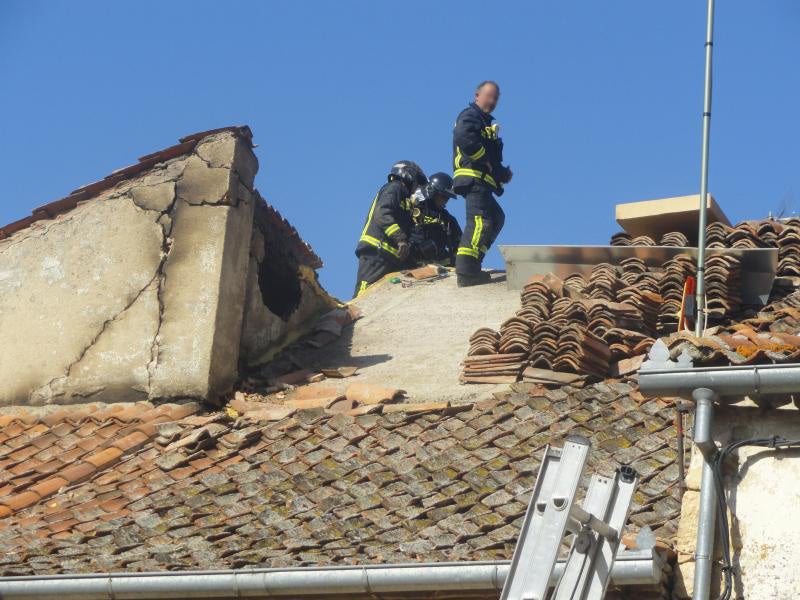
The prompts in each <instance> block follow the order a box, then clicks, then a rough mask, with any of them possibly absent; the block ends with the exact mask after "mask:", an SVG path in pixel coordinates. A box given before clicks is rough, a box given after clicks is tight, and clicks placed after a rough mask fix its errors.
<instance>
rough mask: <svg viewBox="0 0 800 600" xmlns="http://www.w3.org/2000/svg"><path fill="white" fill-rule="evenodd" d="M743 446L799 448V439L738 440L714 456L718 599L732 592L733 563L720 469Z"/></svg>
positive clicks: (774, 448) (724, 597)
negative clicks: (719, 568)
mask: <svg viewBox="0 0 800 600" xmlns="http://www.w3.org/2000/svg"><path fill="white" fill-rule="evenodd" d="M743 446H757V447H761V448H771V449H773V450H779V449H782V448H784V449H785V448H800V440H790V439H787V438H783V437H780V436H772V437H769V438H751V439H747V440H738V441H736V442H731V443H730V444H728V445H727V446H725V447H724V448H722V449H721V450H720V451H718V452H717V455H716V456H715V457H714V462H713V465H712V467H713V472H714V487H715V488H716V490H717V506H718V512H719V519H718V521H717V522H718V524H719V528H720V537H721V538H722V575H723V588H722V592H721V593H720V595H719V600H730V598H731V594H732V593H733V564H732V563H731V542H730V532H729V531H728V502H727V500H726V499H725V487H724V486H723V483H722V470H723V468H724V467H725V461H726V460H727V458H728V456H729V455H730V454H731V453H733V452H734V451H736V450H738V449H739V448H741V447H743Z"/></svg>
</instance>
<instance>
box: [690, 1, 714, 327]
mask: <svg viewBox="0 0 800 600" xmlns="http://www.w3.org/2000/svg"><path fill="white" fill-rule="evenodd" d="M713 48H714V0H708V15H707V18H706V73H705V88H704V93H703V149H702V152H701V158H700V216H699V219H698V221H699V222H698V233H697V288H696V289H695V305H696V314H697V318H696V319H695V324H694V329H695V335H697V336H698V337H700V336H702V335H703V329H704V328H705V320H706V319H705V318H706V307H705V295H706V280H705V269H706V221H707V215H706V204H707V203H708V145H709V135H710V132H711V56H712V50H713Z"/></svg>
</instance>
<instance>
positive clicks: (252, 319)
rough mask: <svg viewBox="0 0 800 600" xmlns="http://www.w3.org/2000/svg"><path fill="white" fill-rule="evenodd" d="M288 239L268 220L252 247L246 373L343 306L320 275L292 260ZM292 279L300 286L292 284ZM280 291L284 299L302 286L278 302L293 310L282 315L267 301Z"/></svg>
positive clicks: (245, 328) (259, 222)
mask: <svg viewBox="0 0 800 600" xmlns="http://www.w3.org/2000/svg"><path fill="white" fill-rule="evenodd" d="M256 210H257V211H258V210H259V208H258V207H257V208H256ZM283 237H284V236H283V234H282V233H281V232H280V231H278V230H277V229H276V228H274V227H271V226H270V225H269V223H268V222H266V221H265V220H258V219H257V220H256V225H255V226H254V228H253V238H252V241H251V243H250V264H249V270H248V274H247V293H246V300H245V309H244V323H243V327H242V343H241V354H240V363H241V365H242V366H243V367H244V368H245V369H249V368H253V367H256V366H258V365H263V364H265V363H267V362H269V361H270V360H271V359H272V358H273V357H274V355H275V354H276V353H277V352H279V351H280V350H281V349H282V348H284V347H285V346H287V345H288V344H290V343H292V342H293V341H295V340H296V339H298V338H299V337H301V336H302V335H304V334H306V333H308V332H309V331H310V330H311V329H312V328H313V326H314V325H315V324H316V322H317V319H318V317H319V316H320V315H322V314H323V313H325V312H327V311H329V310H331V309H332V308H333V307H335V306H336V305H337V304H338V301H337V300H336V299H335V298H333V297H331V296H330V295H329V294H328V293H327V292H326V291H325V290H324V289H322V287H321V286H320V285H319V283H318V280H317V274H316V272H315V271H314V270H313V269H312V268H310V267H308V266H306V265H303V264H302V262H301V261H300V260H298V259H297V258H296V257H294V256H293V255H292V252H291V251H289V250H288V248H287V246H288V244H286V243H284V240H283ZM265 265H270V266H273V265H278V266H280V267H281V272H280V273H276V272H275V271H274V270H272V269H264V266H265ZM287 278H288V279H293V280H294V281H286V279H287ZM278 279H280V280H278ZM276 286H280V287H281V291H282V292H283V293H284V294H286V293H287V288H292V287H294V286H296V287H294V293H293V294H291V296H292V297H289V298H286V297H282V298H278V299H277V300H276V302H278V303H282V304H287V303H288V304H290V306H288V307H287V311H286V313H284V314H282V315H279V314H276V311H279V308H277V307H275V306H273V307H272V308H270V306H268V305H267V303H266V302H265V298H264V296H265V294H267V293H268V292H269V290H270V289H273V290H274V289H275V287H276ZM280 312H282V311H280Z"/></svg>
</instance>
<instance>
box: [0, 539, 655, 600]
mask: <svg viewBox="0 0 800 600" xmlns="http://www.w3.org/2000/svg"><path fill="white" fill-rule="evenodd" d="M509 564H510V563H509V561H498V562H461V563H419V564H400V565H367V566H362V567H321V568H295V569H247V570H236V571H233V570H231V571H194V572H193V571H183V572H171V571H170V572H163V573H105V574H103V573H97V574H91V575H50V576H44V577H3V578H0V598H2V599H3V600H22V599H26V600H29V599H31V598H36V599H37V600H151V599H152V600H155V599H158V600H162V599H168V598H272V597H287V596H312V595H324V596H328V595H350V596H353V595H358V594H369V595H374V594H381V593H399V592H403V593H426V592H431V593H432V592H443V591H466V590H471V591H481V590H485V591H487V592H499V591H500V590H501V589H502V588H503V583H504V582H505V579H506V576H507V575H508V570H509ZM563 569H564V563H563V562H559V563H558V564H557V565H556V569H555V572H554V573H553V578H552V580H551V584H555V582H556V581H557V579H558V577H560V575H561V572H562V571H563ZM662 569H663V563H662V561H661V559H660V558H659V556H658V554H656V553H655V552H654V551H653V550H641V551H630V550H627V551H624V552H621V553H620V555H619V556H618V558H617V559H616V561H615V562H614V566H613V569H612V572H611V579H612V581H613V582H614V584H616V585H618V586H629V585H648V584H649V585H654V584H658V583H659V582H660V581H661V577H662Z"/></svg>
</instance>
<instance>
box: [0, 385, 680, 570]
mask: <svg viewBox="0 0 800 600" xmlns="http://www.w3.org/2000/svg"><path fill="white" fill-rule="evenodd" d="M515 385H524V384H515ZM531 389H533V388H531ZM389 391H392V390H389ZM634 392H635V390H634V389H633V388H631V387H630V386H627V385H621V386H619V387H618V388H617V389H612V388H611V387H609V386H608V385H606V384H598V385H595V386H590V387H588V388H586V390H583V391H582V390H577V389H575V388H562V389H561V390H552V391H550V392H546V393H547V394H548V395H546V396H531V395H530V394H528V392H527V390H526V389H523V388H520V389H519V390H518V391H517V392H514V393H513V394H511V396H509V397H507V398H503V399H501V400H494V401H491V402H482V403H480V404H479V405H475V406H470V405H466V406H457V407H450V406H448V405H447V404H446V403H424V404H417V405H413V404H400V403H397V404H378V405H367V406H370V407H373V406H377V407H378V408H380V409H382V411H383V412H382V413H378V414H365V415H358V416H353V415H342V414H337V415H328V414H326V413H325V412H324V409H322V408H318V409H309V410H300V411H296V412H294V413H293V416H284V417H282V418H280V419H279V420H276V421H261V420H258V419H249V418H242V417H233V418H231V417H229V416H226V415H225V413H223V412H220V413H212V414H209V415H188V416H182V417H181V418H177V419H176V420H175V421H174V422H160V423H159V424H156V425H154V428H153V435H151V436H149V437H147V438H146V439H143V434H141V433H140V432H135V433H130V432H127V433H125V430H121V431H120V432H118V437H112V438H110V439H109V440H107V441H108V442H109V444H108V445H107V446H106V447H105V448H103V449H101V450H98V451H92V452H90V453H88V455H86V454H84V456H83V457H82V458H81V459H79V461H78V462H76V463H74V464H72V465H69V466H66V465H65V466H64V467H63V468H62V469H61V470H60V471H58V472H55V473H51V474H49V475H46V476H45V478H44V479H40V480H39V481H37V482H34V483H33V484H31V487H29V488H27V489H25V490H22V491H20V492H18V493H16V494H12V495H11V496H6V497H0V516H2V525H3V526H4V529H3V531H2V533H0V550H3V551H7V550H8V551H12V554H8V555H7V557H6V558H5V559H4V561H2V563H0V571H3V572H5V573H11V572H16V573H19V572H28V573H33V572H36V573H50V572H64V571H72V570H74V571H86V570H92V571H107V570H115V569H122V570H126V569H132V568H138V567H136V566H134V565H135V564H141V565H146V566H147V568H150V569H159V568H162V569H163V568H170V565H180V567H181V568H228V567H244V566H248V565H260V566H269V565H273V566H277V565H303V564H312V563H315V564H335V563H348V564H350V563H363V562H365V560H366V561H370V560H387V557H391V558H390V560H396V561H409V560H412V561H413V560H434V558H433V557H432V555H431V552H437V553H438V554H436V558H435V559H436V560H456V559H458V560H472V559H497V558H509V557H510V554H511V551H512V549H513V546H514V543H515V540H516V533H517V528H518V527H519V522H520V518H521V516H522V514H524V511H525V506H526V501H527V494H528V493H529V490H530V486H531V485H532V482H533V473H534V472H535V469H536V461H537V456H538V455H539V454H540V451H541V449H542V448H543V446H544V444H546V443H548V442H554V443H558V440H559V439H560V437H561V436H563V435H567V434H568V433H570V432H576V431H586V432H591V431H598V432H603V434H604V436H605V437H604V439H603V442H602V443H600V442H598V443H597V445H596V450H595V451H594V452H593V457H594V458H593V460H594V461H596V466H597V467H598V468H600V469H601V470H611V469H613V468H614V466H615V465H618V464H619V462H618V458H617V457H616V456H615V453H617V454H618V453H619V452H620V448H622V449H624V451H625V452H626V453H627V454H626V458H628V459H630V460H631V461H634V462H642V461H644V460H647V466H646V468H647V471H648V476H649V479H648V485H647V487H645V488H643V490H641V494H640V501H639V502H638V503H637V505H636V507H635V508H634V514H633V517H632V519H633V522H634V523H635V524H639V525H641V524H645V523H649V524H651V526H654V527H655V528H656V532H657V534H658V535H659V536H661V537H663V538H665V539H670V538H671V536H672V535H673V533H674V530H675V521H676V518H677V515H678V512H679V505H678V504H677V502H675V501H672V502H670V501H667V499H668V498H674V497H675V496H674V494H675V490H676V487H675V486H676V485H677V484H676V478H677V476H678V475H677V473H678V471H677V469H676V468H673V467H674V466H675V465H674V461H675V460H676V458H677V454H676V453H675V452H674V440H673V439H672V436H674V430H672V418H671V416H670V415H667V414H664V412H665V411H664V410H663V406H661V405H656V404H654V405H653V406H654V408H655V410H653V411H652V412H653V414H652V415H651V414H649V413H648V412H645V411H644V410H643V409H644V408H647V409H648V410H649V406H647V405H646V404H645V405H640V404H639V402H637V401H635V400H633V399H632V397H631V396H632V394H633V393H634ZM304 394H310V392H302V393H301V394H300V395H301V396H302V395H304ZM379 395H380V396H381V397H382V398H383V397H385V396H387V394H379ZM388 396H389V397H392V396H393V394H392V395H388ZM534 407H535V408H534ZM606 407H611V408H612V409H613V410H610V411H609V410H608V409H607V408H606ZM176 410H177V409H175V408H170V409H165V410H164V411H162V412H161V414H160V415H159V414H158V413H159V411H151V410H147V411H142V413H141V414H149V415H151V416H150V418H151V419H159V416H164V415H165V414H172V416H177V412H176ZM180 411H181V412H183V413H184V414H185V413H191V412H192V411H191V410H190V409H180ZM246 414H247V413H246ZM662 415H663V416H662ZM104 418H105V419H106V420H107V422H106V421H103V419H104ZM96 421H97V425H99V427H98V430H103V428H104V427H106V426H107V425H108V423H110V422H112V421H114V418H113V416H112V414H111V413H107V414H105V415H103V413H99V414H98V418H97V419H96ZM65 422H66V421H65ZM647 424H650V425H651V426H650V429H648V427H647ZM137 425H138V424H137V423H136V422H131V423H130V426H131V427H135V426H137ZM554 425H557V427H556V428H553V426H554ZM655 425H657V426H655ZM52 426H54V425H53V424H51V427H52ZM55 426H56V427H57V426H58V425H55ZM70 427H72V433H69V432H67V433H65V435H64V436H63V437H62V438H57V437H56V436H53V437H52V438H51V439H65V438H70V437H76V438H77V437H78V436H76V434H75V432H76V431H77V430H78V429H80V428H81V427H82V425H81V424H80V423H78V424H73V425H71V426H70ZM209 427H210V428H211V429H208V428H209ZM123 433H124V435H122V434H123ZM42 435H47V433H43V434H42ZM176 436H177V437H176ZM662 436H663V437H662ZM126 438H127V439H128V440H129V441H130V444H129V443H127V442H126V443H122V440H125V439H126ZM181 441H185V442H184V444H183V445H181V444H178V445H175V444H176V443H178V442H181ZM162 442H164V444H162ZM645 442H648V443H646V444H645ZM123 447H124V449H123ZM168 447H172V448H173V449H172V450H168V449H167V448H168ZM667 450H671V452H669V453H668V452H666V451H667ZM175 452H178V453H181V454H179V455H174V453H175ZM659 452H662V454H657V453H659ZM87 535H88V536H89V537H87ZM21 536H27V537H26V539H27V542H26V543H25V544H20V541H19V538H20V537H21ZM194 539H202V540H203V551H202V552H201V553H198V552H197V551H196V546H194V542H192V541H191V540H194ZM265 542H266V543H265ZM166 547H168V548H169V550H168V551H165V550H164V548H166ZM426 548H433V550H431V551H428V550H425V549H426ZM67 549H69V555H70V557H71V558H70V561H69V562H65V561H64V559H63V554H62V553H63V552H64V551H66V550H67ZM129 553H134V554H135V556H136V557H137V558H136V560H135V561H131V560H130V559H129V558H128V555H129ZM13 557H17V558H13Z"/></svg>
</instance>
